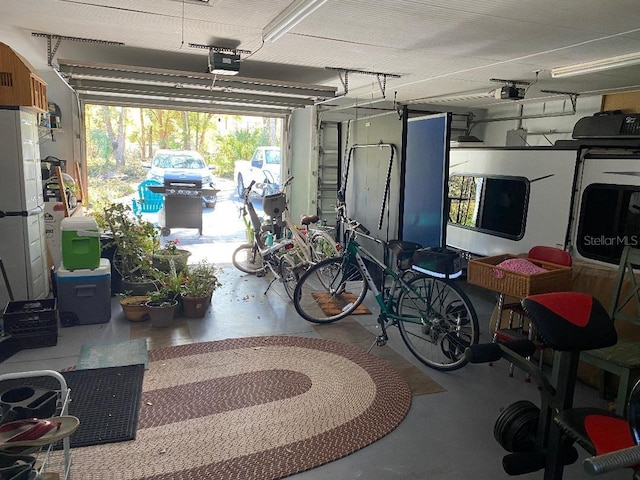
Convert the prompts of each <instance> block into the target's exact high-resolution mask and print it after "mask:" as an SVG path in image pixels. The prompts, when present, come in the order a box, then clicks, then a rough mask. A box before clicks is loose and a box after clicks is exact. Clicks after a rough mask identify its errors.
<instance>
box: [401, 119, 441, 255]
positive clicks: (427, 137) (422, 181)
mask: <svg viewBox="0 0 640 480" xmlns="http://www.w3.org/2000/svg"><path fill="white" fill-rule="evenodd" d="M449 120H450V116H449V114H443V115H434V116H429V117H421V118H414V119H409V120H408V121H407V131H406V133H407V135H406V142H405V156H404V159H405V168H404V191H403V202H402V208H403V209H402V215H401V221H402V229H401V231H402V239H403V240H405V241H410V242H416V243H419V244H421V245H422V246H424V247H444V245H445V240H446V239H445V232H446V222H447V219H446V217H445V205H446V200H445V199H446V195H447V174H448V168H449V167H448V164H449V138H450V134H449V128H450V121H449Z"/></svg>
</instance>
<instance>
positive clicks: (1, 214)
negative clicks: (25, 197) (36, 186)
mask: <svg viewBox="0 0 640 480" xmlns="http://www.w3.org/2000/svg"><path fill="white" fill-rule="evenodd" d="M42 212H44V208H42V207H41V206H38V207H36V208H32V209H31V210H18V211H15V212H7V211H4V210H0V218H4V217H31V216H33V215H40V214H41V213H42Z"/></svg>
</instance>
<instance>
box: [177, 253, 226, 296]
mask: <svg viewBox="0 0 640 480" xmlns="http://www.w3.org/2000/svg"><path fill="white" fill-rule="evenodd" d="M218 271H219V269H218V268H217V267H216V266H215V265H214V264H213V263H211V262H209V261H207V260H200V261H199V262H196V263H193V264H190V265H188V267H187V273H186V279H185V282H184V285H183V289H182V295H183V296H185V297H192V298H204V297H209V296H211V294H212V293H213V292H214V291H215V290H216V289H217V288H218V287H220V286H221V285H222V284H221V283H220V280H219V279H218V277H217V275H216V273H217V272H218Z"/></svg>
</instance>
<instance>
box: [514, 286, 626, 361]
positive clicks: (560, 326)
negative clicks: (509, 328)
mask: <svg viewBox="0 0 640 480" xmlns="http://www.w3.org/2000/svg"><path fill="white" fill-rule="evenodd" d="M522 307H523V308H524V311H525V313H526V314H527V316H528V317H529V318H530V319H531V321H532V322H533V324H534V325H535V327H536V329H537V331H538V333H539V334H540V337H541V338H542V340H543V341H544V343H545V344H546V345H547V346H548V347H550V348H552V349H554V350H558V351H582V350H593V349H596V348H604V347H610V346H611V345H615V343H616V342H617V341H618V335H617V334H616V330H615V328H614V326H613V320H611V317H610V316H609V314H608V313H607V311H606V310H605V308H604V307H603V306H602V304H601V303H600V302H599V301H598V300H597V299H596V298H594V297H592V296H591V295H589V294H586V293H579V292H553V293H542V294H539V295H530V296H528V297H526V298H525V299H523V300H522Z"/></svg>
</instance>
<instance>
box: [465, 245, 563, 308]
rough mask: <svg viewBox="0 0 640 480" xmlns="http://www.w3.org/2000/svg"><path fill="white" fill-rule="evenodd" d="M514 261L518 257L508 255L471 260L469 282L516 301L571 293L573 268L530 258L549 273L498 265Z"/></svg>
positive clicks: (468, 271) (468, 272)
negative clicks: (542, 294) (543, 294)
mask: <svg viewBox="0 0 640 480" xmlns="http://www.w3.org/2000/svg"><path fill="white" fill-rule="evenodd" d="M510 258H518V257H517V256H516V255H509V254H505V255H497V256H495V257H484V258H478V259H475V260H469V264H468V267H467V268H468V269H467V282H469V283H471V284H473V285H478V286H480V287H484V288H487V289H489V290H494V291H496V292H499V293H503V294H505V295H509V296H512V297H516V298H524V297H527V296H529V295H535V294H538V293H547V292H562V291H568V290H571V281H572V270H571V267H564V266H561V265H556V264H555V263H549V262H543V261H541V260H533V259H531V258H529V259H528V260H529V261H530V262H531V263H534V264H535V265H537V266H539V267H541V268H544V269H545V270H548V271H547V272H544V273H537V274H535V275H527V274H525V273H520V272H514V271H512V270H506V269H504V268H500V267H497V266H496V265H498V264H499V263H501V262H503V261H505V260H508V259H510Z"/></svg>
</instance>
